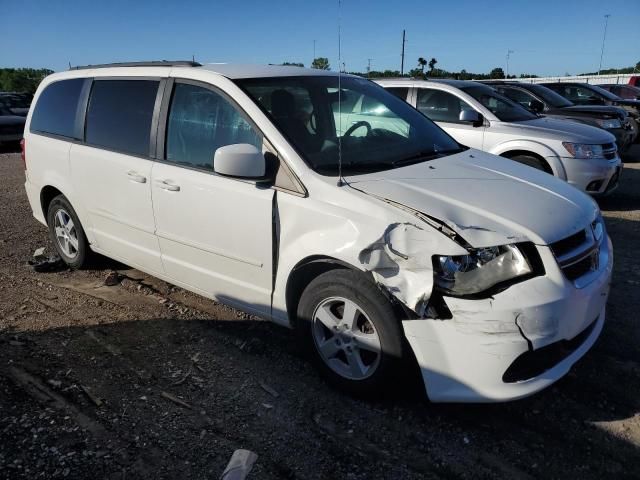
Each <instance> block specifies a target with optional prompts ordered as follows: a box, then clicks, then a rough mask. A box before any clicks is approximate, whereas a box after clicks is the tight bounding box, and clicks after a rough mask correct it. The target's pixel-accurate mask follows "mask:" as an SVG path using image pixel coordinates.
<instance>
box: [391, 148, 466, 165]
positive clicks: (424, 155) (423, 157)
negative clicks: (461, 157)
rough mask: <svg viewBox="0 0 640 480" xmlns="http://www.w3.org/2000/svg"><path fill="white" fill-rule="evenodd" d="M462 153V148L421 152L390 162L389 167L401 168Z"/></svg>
mask: <svg viewBox="0 0 640 480" xmlns="http://www.w3.org/2000/svg"><path fill="white" fill-rule="evenodd" d="M462 151H464V148H450V149H448V150H423V151H421V152H418V153H414V154H413V155H410V156H408V157H405V158H401V159H399V160H395V161H394V162H391V165H393V166H394V167H401V166H406V165H411V164H412V163H420V162H426V161H429V160H433V159H434V158H440V157H443V156H445V155H453V154H455V153H460V152H462Z"/></svg>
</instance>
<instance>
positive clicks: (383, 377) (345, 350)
mask: <svg viewBox="0 0 640 480" xmlns="http://www.w3.org/2000/svg"><path fill="white" fill-rule="evenodd" d="M297 328H298V331H299V333H300V335H301V336H302V341H303V342H304V343H305V344H306V347H307V350H308V351H309V352H310V353H311V357H312V359H313V361H314V363H315V364H316V365H317V366H318V368H319V370H320V372H321V373H322V374H323V376H324V377H325V378H326V379H327V380H328V381H330V382H331V383H332V384H334V385H336V386H337V387H339V388H342V389H344V390H347V391H348V392H350V393H352V394H356V395H359V396H372V395H378V394H384V393H387V392H386V391H385V387H386V386H387V385H388V384H389V383H390V382H391V381H392V380H396V381H397V380H398V378H399V377H398V374H400V373H402V368H403V363H404V360H405V358H406V357H407V348H408V347H407V345H406V342H405V341H404V335H403V333H402V327H401V325H400V322H399V321H398V319H397V318H396V315H395V313H394V311H393V308H392V307H391V304H390V303H389V301H388V300H387V299H386V298H385V297H384V295H382V293H381V292H380V290H379V289H378V288H377V287H376V285H375V284H374V283H373V282H372V281H371V280H370V279H369V278H367V277H366V276H365V275H364V274H362V273H360V272H356V271H352V270H332V271H330V272H327V273H324V274H322V275H320V276H318V277H317V278H315V279H314V280H313V281H312V282H311V283H310V284H309V285H308V286H307V288H306V289H305V290H304V292H303V294H302V297H301V298H300V304H299V306H298V322H297Z"/></svg>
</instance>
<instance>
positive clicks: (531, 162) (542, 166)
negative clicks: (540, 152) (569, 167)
mask: <svg viewBox="0 0 640 480" xmlns="http://www.w3.org/2000/svg"><path fill="white" fill-rule="evenodd" d="M509 158H510V159H511V160H513V161H514V162H518V163H522V164H523V165H527V166H529V167H532V168H535V169H536V170H542V171H543V172H546V173H548V174H550V175H553V171H552V170H551V168H550V167H549V165H548V164H547V163H546V162H545V161H544V160H540V159H539V158H538V157H534V156H532V155H514V156H513V157H509Z"/></svg>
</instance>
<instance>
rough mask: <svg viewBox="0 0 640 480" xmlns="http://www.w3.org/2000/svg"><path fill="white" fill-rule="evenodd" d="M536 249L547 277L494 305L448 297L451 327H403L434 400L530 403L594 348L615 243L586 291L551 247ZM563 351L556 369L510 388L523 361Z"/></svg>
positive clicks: (604, 251)
mask: <svg viewBox="0 0 640 480" xmlns="http://www.w3.org/2000/svg"><path fill="white" fill-rule="evenodd" d="M538 250H539V253H540V256H541V257H542V260H543V263H544V265H545V270H546V274H545V275H544V276H541V277H535V278H532V279H530V280H527V281H525V282H522V283H519V284H516V285H512V286H511V287H509V288H508V289H506V290H504V291H503V292H500V293H498V294H496V295H494V296H493V297H492V298H487V299H479V300H468V299H460V298H451V297H444V300H445V302H446V304H447V306H448V307H449V310H450V311H451V313H452V317H453V318H451V319H448V320H438V319H416V320H404V321H403V322H402V324H403V328H404V331H405V335H406V337H407V339H408V341H409V344H410V345H411V347H412V349H413V352H414V354H415V356H416V358H417V360H418V364H419V366H420V369H421V372H422V378H423V381H424V384H425V388H426V390H427V395H428V396H429V398H430V400H432V401H434V402H495V401H505V400H515V399H518V398H522V397H526V396H528V395H531V394H533V393H535V392H538V391H540V390H542V389H543V388H545V387H547V386H549V385H551V384H552V383H554V382H555V381H557V380H558V379H560V378H561V377H562V376H564V375H565V374H566V373H567V372H568V371H569V369H570V368H571V366H572V365H573V364H574V363H575V362H576V361H577V360H578V359H580V358H581V357H582V356H583V355H584V354H585V353H586V352H587V350H589V348H591V346H592V345H593V344H594V343H595V341H596V339H597V338H598V336H599V335H600V332H601V331H602V327H603V325H604V321H605V305H606V301H607V296H608V293H609V282H610V278H611V270H612V265H613V255H612V252H611V242H610V240H608V239H607V242H604V243H603V244H602V246H601V249H600V259H601V262H600V268H599V270H598V271H597V275H594V277H593V280H591V282H590V283H589V284H588V285H586V286H583V287H582V288H577V287H576V286H575V284H574V283H573V282H571V281H569V280H568V279H567V278H566V277H565V276H564V274H563V273H562V271H561V270H560V267H559V266H558V264H557V262H556V260H555V258H554V256H553V254H552V253H551V250H550V249H549V248H548V247H538ZM594 273H595V272H594ZM588 329H590V330H588ZM581 334H582V336H580V335H581ZM572 339H575V340H574V342H573V343H572V342H566V341H570V340H572ZM576 342H577V345H576ZM558 344H569V345H572V350H571V351H570V352H568V353H567V355H563V356H562V359H561V360H560V361H559V362H558V363H556V364H554V365H551V366H549V368H547V369H545V370H544V371H542V372H540V373H539V374H537V375H536V376H534V377H532V378H524V379H521V380H518V381H505V378H504V377H505V372H507V371H508V370H509V368H510V367H511V366H512V365H514V362H516V360H518V358H519V357H521V356H522V355H523V354H525V353H526V352H534V353H535V352H536V351H537V350H541V349H543V348H544V347H546V346H549V345H553V346H555V345H558ZM541 351H542V352H544V350H541ZM512 370H513V369H512Z"/></svg>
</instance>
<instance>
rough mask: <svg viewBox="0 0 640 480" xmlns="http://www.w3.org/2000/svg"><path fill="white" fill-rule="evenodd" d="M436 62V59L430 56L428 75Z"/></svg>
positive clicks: (431, 72)
mask: <svg viewBox="0 0 640 480" xmlns="http://www.w3.org/2000/svg"><path fill="white" fill-rule="evenodd" d="M436 63H438V60H436V59H435V58H431V60H429V76H430V77H431V76H432V75H433V69H434V67H435V66H436Z"/></svg>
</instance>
